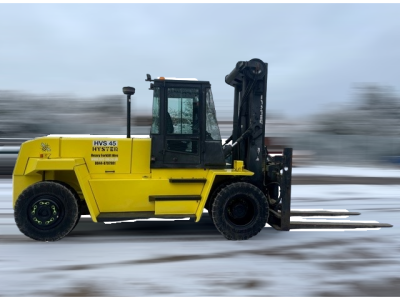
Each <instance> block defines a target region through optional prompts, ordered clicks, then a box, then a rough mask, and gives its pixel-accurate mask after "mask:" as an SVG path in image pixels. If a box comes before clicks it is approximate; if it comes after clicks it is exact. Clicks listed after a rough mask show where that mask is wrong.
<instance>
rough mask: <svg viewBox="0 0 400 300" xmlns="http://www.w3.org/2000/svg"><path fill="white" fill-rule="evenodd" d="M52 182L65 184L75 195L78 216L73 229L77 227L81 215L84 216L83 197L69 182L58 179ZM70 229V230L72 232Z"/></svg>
mask: <svg viewBox="0 0 400 300" xmlns="http://www.w3.org/2000/svg"><path fill="white" fill-rule="evenodd" d="M51 182H56V183H59V184H61V185H63V186H65V187H66V188H67V189H68V190H69V191H70V192H71V193H72V194H73V195H74V197H75V200H76V202H77V203H78V218H77V219H76V222H75V225H74V227H72V229H71V231H72V230H74V229H75V227H76V225H78V223H79V221H80V220H81V216H82V205H83V203H82V201H81V198H80V197H79V195H78V193H77V192H76V191H75V189H74V188H73V187H71V186H70V185H69V184H67V183H65V182H62V181H58V180H51ZM71 231H70V232H71Z"/></svg>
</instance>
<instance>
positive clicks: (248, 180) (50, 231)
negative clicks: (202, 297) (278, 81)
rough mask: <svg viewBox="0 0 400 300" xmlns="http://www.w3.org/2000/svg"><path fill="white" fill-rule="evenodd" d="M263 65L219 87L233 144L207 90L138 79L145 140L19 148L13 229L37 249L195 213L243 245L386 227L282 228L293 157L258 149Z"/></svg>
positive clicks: (59, 140) (242, 66)
mask: <svg viewBox="0 0 400 300" xmlns="http://www.w3.org/2000/svg"><path fill="white" fill-rule="evenodd" d="M267 73H268V64H267V63H264V62H263V61H261V60H260V59H252V60H250V61H239V62H238V63H237V64H236V66H235V68H234V69H233V70H232V72H230V73H229V74H228V75H227V76H226V77H225V82H226V83H227V84H229V85H231V86H232V87H234V101H233V105H234V111H233V131H232V135H231V136H230V137H229V138H228V139H227V140H226V142H225V143H224V144H222V140H221V136H220V131H219V127H218V122H217V118H216V112H215V107H214V101H213V97H212V92H211V85H210V83H209V82H208V81H198V80H194V79H181V80H179V79H172V78H164V77H159V78H158V79H152V78H151V76H150V75H147V79H146V81H149V83H150V90H152V92H153V108H152V125H151V130H150V137H149V138H148V137H147V138H137V137H131V134H130V127H131V126H130V103H131V96H132V95H133V94H134V93H135V89H134V88H132V87H124V88H123V92H124V94H126V95H127V106H128V109H127V112H128V114H127V136H126V137H125V136H95V135H92V136H86V137H84V136H82V137H55V136H45V137H40V138H36V139H34V140H30V141H27V142H25V143H23V144H22V145H21V148H20V152H19V155H18V159H17V162H16V165H15V168H14V172H13V207H14V215H15V221H16V224H17V226H18V227H19V229H20V231H21V232H22V233H24V234H25V235H26V236H28V237H30V238H32V239H35V240H40V241H56V240H59V239H61V238H63V237H65V236H66V235H67V234H68V233H69V232H71V231H72V230H73V228H74V227H75V226H76V225H77V223H78V222H79V219H80V217H81V215H87V214H90V216H91V218H92V220H93V222H106V221H125V220H134V219H143V218H144V219H147V218H154V217H156V218H187V217H189V218H192V219H193V220H195V221H196V222H198V221H199V220H200V218H201V217H202V214H203V210H204V208H206V209H207V210H208V213H209V215H210V217H211V219H212V221H213V223H214V224H215V226H216V228H217V229H218V231H219V232H221V234H222V235H223V236H224V237H225V238H226V239H229V240H246V239H249V238H251V237H252V236H255V235H256V234H258V233H259V232H260V231H261V230H262V229H263V228H264V227H265V225H266V224H267V223H268V224H270V225H271V226H272V227H273V228H275V229H277V230H285V231H287V230H290V229H293V228H337V227H340V228H358V227H390V226H391V225H390V224H381V223H370V224H365V223H341V224H339V225H338V224H337V223H329V222H325V223H321V222H320V223H315V222H308V223H307V222H290V216H294V215H296V216H299V215H300V216H310V215H322V216H324V215H350V214H358V213H338V212H329V211H318V212H315V211H308V212H296V213H295V212H291V211H290V206H291V203H290V201H291V200H290V198H291V174H292V149H291V148H285V149H283V152H282V155H275V156H271V155H269V154H268V150H267V148H266V147H265V145H264V140H265V138H264V136H265V108H266V94H267Z"/></svg>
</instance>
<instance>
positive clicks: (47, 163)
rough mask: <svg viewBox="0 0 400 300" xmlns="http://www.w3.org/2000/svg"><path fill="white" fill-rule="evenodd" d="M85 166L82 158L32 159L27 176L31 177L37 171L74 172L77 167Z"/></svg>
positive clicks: (26, 171)
mask: <svg viewBox="0 0 400 300" xmlns="http://www.w3.org/2000/svg"><path fill="white" fill-rule="evenodd" d="M83 164H85V161H84V160H83V159H82V158H75V159H74V158H58V159H57V158H56V159H44V158H30V159H29V161H28V165H27V166H26V169H25V175H31V174H34V173H36V172H37V171H62V170H73V169H74V167H75V166H78V165H83Z"/></svg>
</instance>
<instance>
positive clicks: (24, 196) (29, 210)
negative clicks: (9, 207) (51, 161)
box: [14, 181, 79, 242]
mask: <svg viewBox="0 0 400 300" xmlns="http://www.w3.org/2000/svg"><path fill="white" fill-rule="evenodd" d="M42 203H43V204H42ZM46 203H48V204H46ZM35 206H36V207H35ZM38 206H39V208H38ZM50 207H51V208H50ZM49 213H50V217H51V216H53V215H54V218H53V217H52V219H54V220H51V219H49ZM78 216H79V207H78V203H77V201H76V199H75V196H74V194H73V193H72V192H71V191H70V190H69V189H68V188H67V187H65V186H64V185H63V184H60V183H58V182H54V181H41V182H37V183H35V184H33V185H31V186H29V187H28V188H26V189H25V190H24V191H23V192H22V193H21V195H20V196H19V197H18V199H17V201H16V203H15V209H14V218H15V223H16V224H17V226H18V228H19V230H20V231H21V232H22V233H23V234H25V235H26V236H28V237H30V238H31V239H34V240H38V241H46V242H47V241H58V240H60V239H62V238H63V237H65V236H66V235H67V234H68V233H69V232H70V231H71V230H72V229H73V228H74V226H75V225H76V224H77V219H78ZM35 219H36V220H35ZM45 220H47V221H45ZM46 222H48V223H49V224H46ZM50 223H51V224H50Z"/></svg>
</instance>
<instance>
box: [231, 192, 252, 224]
mask: <svg viewBox="0 0 400 300" xmlns="http://www.w3.org/2000/svg"><path fill="white" fill-rule="evenodd" d="M254 213H255V208H254V201H253V200H252V199H251V198H249V197H246V196H238V197H235V198H233V199H230V200H229V201H228V203H227V206H226V210H225V214H226V217H227V220H229V222H231V223H232V224H234V225H239V226H245V225H247V224H249V223H251V222H252V221H253V219H254V215H255V214H254Z"/></svg>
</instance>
